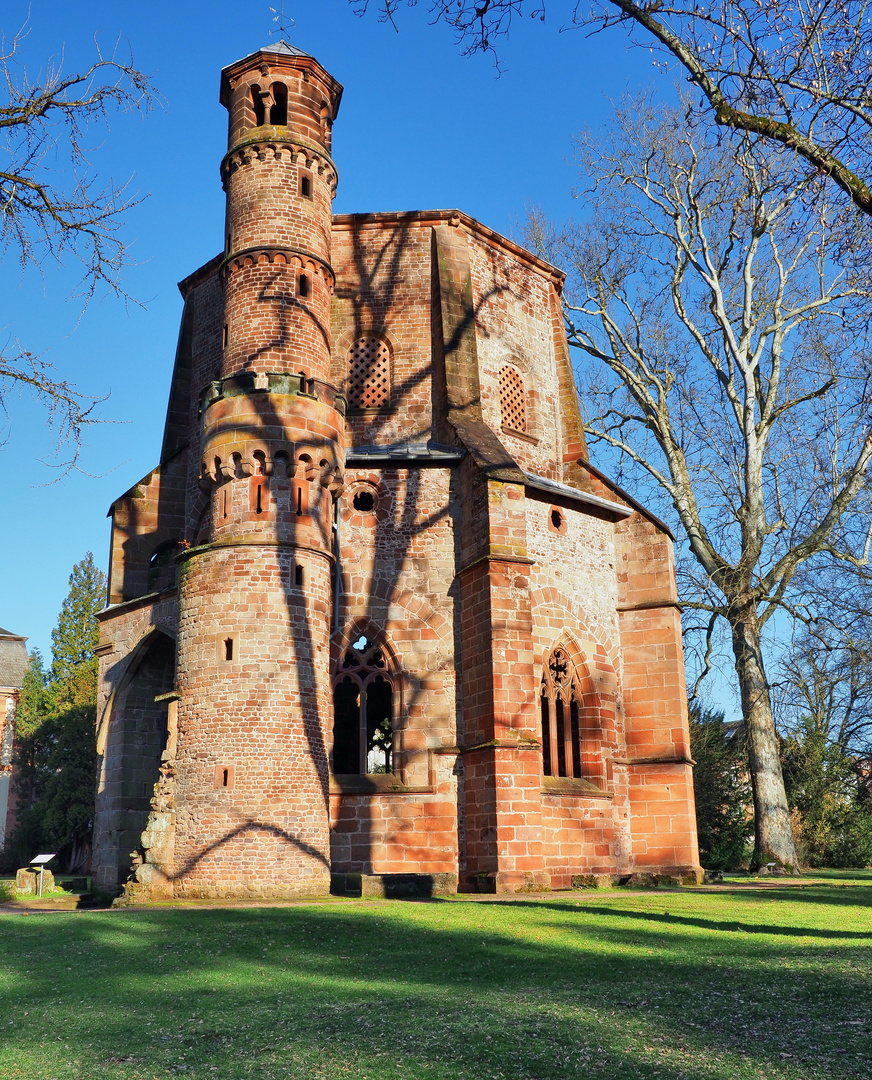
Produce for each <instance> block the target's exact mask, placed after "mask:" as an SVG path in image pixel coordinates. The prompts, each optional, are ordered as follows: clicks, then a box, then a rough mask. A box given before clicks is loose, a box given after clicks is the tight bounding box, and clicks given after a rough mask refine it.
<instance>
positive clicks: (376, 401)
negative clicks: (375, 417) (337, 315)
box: [348, 334, 391, 409]
mask: <svg viewBox="0 0 872 1080" xmlns="http://www.w3.org/2000/svg"><path fill="white" fill-rule="evenodd" d="M390 397H391V350H390V346H389V345H388V343H387V342H386V341H384V340H383V339H382V338H380V337H378V336H376V335H374V334H364V335H363V336H362V337H359V338H358V339H357V340H356V341H355V342H354V343H353V344H352V346H351V348H350V349H349V350H348V404H349V406H350V407H351V408H352V409H380V408H383V407H385V406H386V405H388V404H389V402H390Z"/></svg>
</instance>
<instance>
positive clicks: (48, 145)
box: [0, 31, 154, 466]
mask: <svg viewBox="0 0 872 1080" xmlns="http://www.w3.org/2000/svg"><path fill="white" fill-rule="evenodd" d="M25 37H26V31H22V32H20V33H18V34H16V35H15V37H13V38H12V39H11V40H8V39H6V38H0V85H2V93H3V97H2V102H0V150H2V167H0V244H2V249H3V251H4V252H9V251H12V252H14V253H15V254H16V256H17V258H18V261H19V262H20V264H21V268H22V270H26V269H27V268H28V267H29V266H32V267H35V268H37V269H38V270H39V271H40V272H44V268H45V265H46V263H47V262H48V261H51V260H54V261H55V262H57V263H62V262H64V260H65V259H66V258H67V257H70V256H71V257H73V258H74V259H75V260H77V261H78V262H80V263H81V265H82V268H83V273H82V277H81V280H80V282H79V287H78V289H77V295H78V296H79V297H80V298H81V300H82V303H83V304H86V303H87V301H88V300H89V299H90V298H91V297H92V296H93V295H94V293H95V291H96V290H98V289H99V288H101V287H103V286H105V287H106V288H108V289H109V291H110V292H114V293H116V294H120V295H124V293H123V290H122V288H121V283H120V275H121V271H122V269H123V268H124V266H125V265H126V264H127V252H126V248H125V243H124V240H123V238H122V236H121V235H120V232H119V230H120V227H121V225H122V222H123V217H124V214H125V212H126V211H127V210H129V209H130V208H131V206H133V205H135V203H136V202H137V201H138V200H137V199H136V198H135V197H133V196H130V195H128V194H127V192H126V190H125V186H124V185H122V186H117V185H115V184H114V183H113V182H112V181H108V182H104V181H101V180H99V179H98V178H97V177H96V176H95V175H94V173H93V172H92V170H91V168H90V165H89V162H88V156H87V155H88V153H89V148H88V146H87V143H86V138H87V136H88V134H89V133H90V132H91V131H92V130H93V129H95V128H106V126H107V125H108V118H109V114H110V112H111V111H113V110H118V109H120V110H122V111H124V110H131V109H137V110H140V111H146V110H148V108H149V107H150V105H151V103H152V101H153V98H154V94H153V91H152V88H151V86H150V84H149V81H148V79H147V78H146V76H145V75H143V74H142V72H140V71H138V70H137V69H136V68H135V67H133V65H132V62H130V61H123V60H120V59H118V57H117V56H116V55H112V56H110V57H105V56H103V55H102V53H101V52H100V50H99V47H98V48H97V59H96V60H95V61H94V63H93V64H91V65H90V66H89V67H88V68H86V69H84V70H81V71H78V72H73V73H71V74H64V73H63V71H62V68H61V64H60V62H59V61H58V62H51V61H50V62H49V64H48V66H47V68H46V70H45V71H44V73H43V74H42V75H41V76H40V77H38V78H37V79H35V80H33V79H31V78H30V77H29V76H28V73H27V70H26V68H25V66H24V64H23V63H22V61H21V56H22V51H23V47H24V38H25ZM15 389H19V390H28V389H29V390H31V391H33V392H34V393H35V394H36V395H37V397H38V398H39V399H40V400H41V401H43V402H44V403H45V404H46V406H47V407H48V416H49V421H50V423H51V424H52V425H53V426H54V427H55V430H56V432H57V435H58V446H61V445H63V444H68V445H69V446H70V447H71V453H72V460H71V461H67V462H65V465H67V466H69V465H71V464H73V463H74V462H75V460H76V458H77V457H78V453H79V448H80V441H81V433H82V428H83V426H84V425H86V424H88V423H93V422H94V421H93V416H92V410H93V408H94V405H95V404H96V403H97V402H96V400H95V399H94V398H90V397H87V396H86V395H83V394H81V393H79V392H77V391H76V389H75V387H74V386H73V385H72V384H71V383H70V382H68V381H67V380H66V379H63V378H60V377H58V376H57V375H56V374H55V373H54V371H53V369H52V368H51V366H50V365H49V364H48V363H46V362H45V361H44V360H43V359H42V358H41V357H38V356H34V355H33V354H32V353H30V352H28V351H27V350H26V349H24V348H23V347H21V346H20V345H19V343H18V342H17V341H15V340H14V339H13V338H11V337H10V340H9V341H8V342H7V343H6V344H5V345H3V346H0V408H2V409H3V411H4V412H5V411H6V410H7V408H8V398H9V394H10V392H12V391H13V390H15Z"/></svg>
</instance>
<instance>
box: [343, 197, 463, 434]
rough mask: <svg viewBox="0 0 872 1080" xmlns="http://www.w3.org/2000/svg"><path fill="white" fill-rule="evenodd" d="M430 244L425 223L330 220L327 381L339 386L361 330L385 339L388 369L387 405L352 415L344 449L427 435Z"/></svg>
mask: <svg viewBox="0 0 872 1080" xmlns="http://www.w3.org/2000/svg"><path fill="white" fill-rule="evenodd" d="M431 243H432V239H431V231H430V229H429V228H424V227H417V226H412V227H406V226H404V225H397V224H395V223H394V224H388V225H376V224H369V223H366V222H365V221H364V222H360V221H358V220H356V219H351V220H347V219H345V218H340V219H339V220H338V222H335V223H334V226H333V253H332V259H333V267H334V270H335V272H336V280H337V286H336V290H335V293H334V297H333V310H332V337H333V369H332V370H333V375H332V381H333V382H334V383H335V384H336V385H337V386H339V387H341V388H344V386H345V383H346V376H347V365H348V361H347V357H348V350H349V348H350V346H351V345H352V344H353V342H354V341H355V340H356V339H357V338H359V337H360V336H362V335H363V334H367V333H373V334H381V335H383V336H384V337H385V338H386V340H387V341H388V343H389V345H390V348H391V354H392V356H391V360H392V367H393V370H392V384H393V389H392V395H391V403H390V408H389V409H384V410H377V411H372V412H357V413H350V414H349V416H348V418H347V429H348V436H347V438H348V446H361V445H368V444H381V445H384V444H386V443H393V442H400V441H405V442H426V441H427V439H428V438H430V437H431V434H432V431H433V419H432V414H433V392H434V390H433V373H432V359H431V349H432V336H431V310H430V308H431V304H430V291H431V282H430V278H431V268H430V248H431ZM439 407H442V406H441V403H440V405H439Z"/></svg>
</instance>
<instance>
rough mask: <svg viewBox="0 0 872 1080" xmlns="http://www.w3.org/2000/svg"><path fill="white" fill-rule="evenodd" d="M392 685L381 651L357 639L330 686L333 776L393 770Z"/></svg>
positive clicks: (367, 640)
mask: <svg viewBox="0 0 872 1080" xmlns="http://www.w3.org/2000/svg"><path fill="white" fill-rule="evenodd" d="M393 711H394V683H393V679H392V678H391V675H390V672H389V671H388V665H387V660H386V657H385V651H384V649H383V648H382V647H381V646H379V645H378V644H376V643H375V642H373V641H372V639H371V638H369V637H367V635H366V634H360V635H359V636H358V637H357V639H356V640H355V641H353V642H352V643H351V644H350V645H349V647H348V648H347V649H346V650H345V653H344V654H343V656H342V659H341V660H340V662H339V665H338V668H337V671H336V677H335V679H334V682H333V773H334V775H343V774H350V775H366V774H368V773H392V772H393V771H394V727H393Z"/></svg>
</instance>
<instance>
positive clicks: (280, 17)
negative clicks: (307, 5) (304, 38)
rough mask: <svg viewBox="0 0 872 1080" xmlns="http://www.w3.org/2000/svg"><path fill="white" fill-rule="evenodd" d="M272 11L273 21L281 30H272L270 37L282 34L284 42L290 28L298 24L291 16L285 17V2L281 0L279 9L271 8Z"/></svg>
mask: <svg viewBox="0 0 872 1080" xmlns="http://www.w3.org/2000/svg"><path fill="white" fill-rule="evenodd" d="M270 11H271V12H272V17H273V20H272V21H273V22H274V23H278V24H279V28H278V30H270V32H269V36H270V37H273V36H274V35H276V34H281V38H282V40H283V41H284V40H285V38H286V36H287V32H288V26H289V25H290V26H296V25H297V24H296V23H295V22H294V20H293V19H292V18H291V17H290V15H285V0H279V6H278V7H277V8H274V7H271V8H270Z"/></svg>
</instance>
